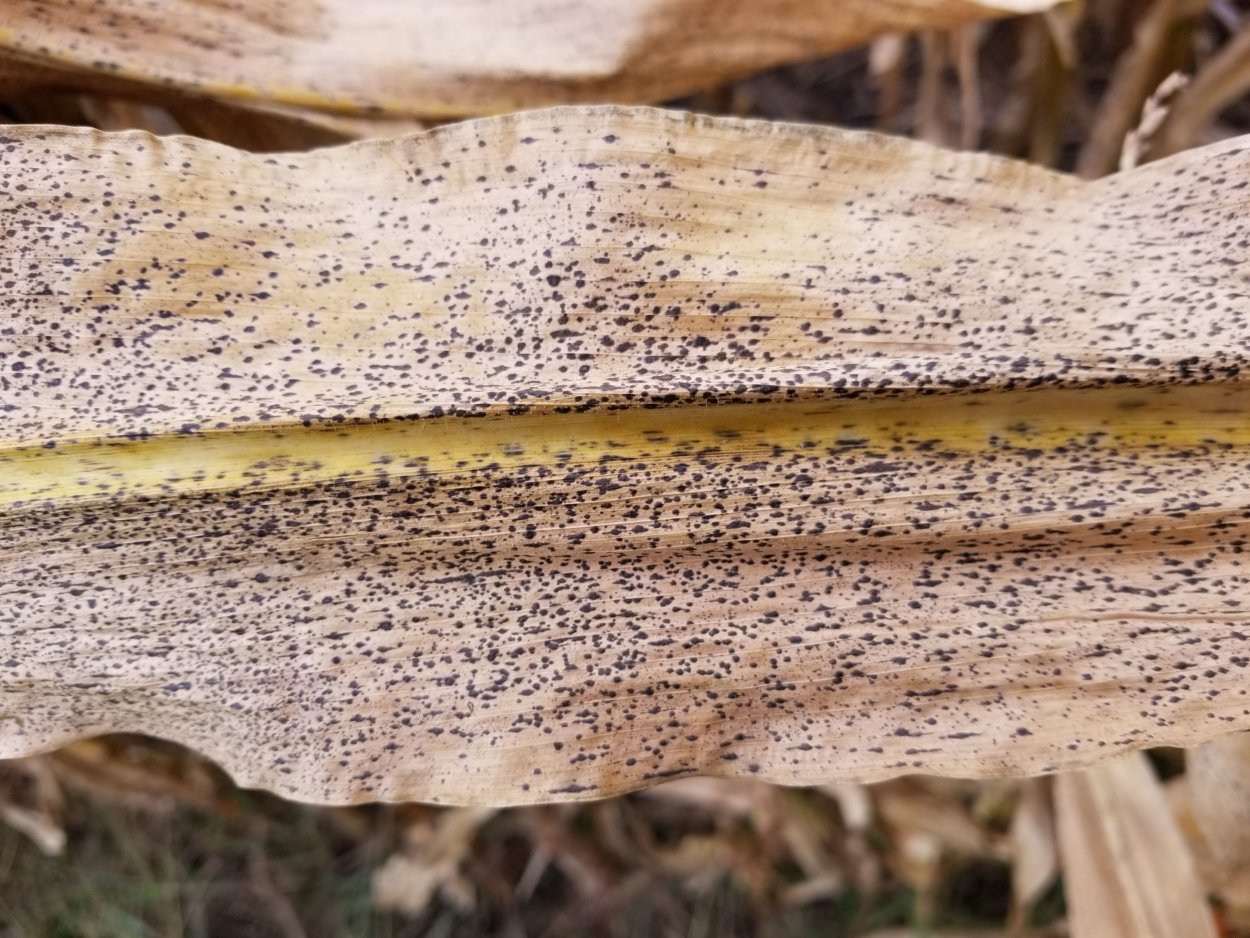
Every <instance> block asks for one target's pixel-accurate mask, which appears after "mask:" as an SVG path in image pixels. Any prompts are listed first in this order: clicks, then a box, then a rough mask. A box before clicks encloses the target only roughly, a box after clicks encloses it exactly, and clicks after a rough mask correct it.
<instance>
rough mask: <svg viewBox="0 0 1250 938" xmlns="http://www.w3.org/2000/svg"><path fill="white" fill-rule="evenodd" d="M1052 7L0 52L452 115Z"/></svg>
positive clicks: (2, 35) (34, 40)
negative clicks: (894, 33)
mask: <svg viewBox="0 0 1250 938" xmlns="http://www.w3.org/2000/svg"><path fill="white" fill-rule="evenodd" d="M1055 2H1056V0H992V2H977V0H890V2H886V3H883V2H880V0H771V2H760V0H728V2H726V0H575V2H570V0H421V2H409V0H313V2H303V3H300V4H298V5H296V6H292V5H291V4H289V3H280V2H276V0H242V2H240V0H232V2H229V3H223V2H221V0H162V2H161V3H151V2H148V0H109V3H108V4H90V3H83V2H79V0H6V3H5V10H4V17H3V20H0V55H8V56H9V57H10V58H12V59H15V60H16V61H20V62H25V63H29V64H31V65H38V66H40V67H42V68H45V69H46V68H48V67H52V68H54V69H57V70H62V71H61V74H59V75H57V76H56V81H57V82H58V83H61V84H80V85H85V86H86V87H98V86H99V85H100V83H101V82H104V83H106V85H107V86H109V87H113V86H115V85H117V84H118V83H122V84H125V83H130V84H132V85H133V84H134V83H136V82H138V83H142V84H144V85H147V86H149V88H152V89H161V90H179V91H183V92H189V93H192V94H197V95H207V96H211V97H218V98H222V99H226V100H244V101H248V100H255V99H261V100H268V101H276V102H282V103H285V104H293V105H300V106H308V107H314V108H320V109H329V110H342V111H362V110H363V111H367V112H371V113H390V114H400V115H415V116H458V115H464V114H479V113H494V112H500V111H507V110H515V109H518V108H522V107H533V106H536V105H543V104H558V103H573V102H578V101H608V100H610V101H638V102H647V101H658V100H662V99H665V98H670V97H675V96H677V95H682V94H688V93H690V92H692V91H697V90H699V89H701V88H706V87H711V86H714V85H716V84H718V83H721V82H725V81H728V80H731V79H735V78H740V77H742V76H743V75H747V74H750V73H752V72H756V71H759V70H761V69H765V68H769V67H771V66H774V65H779V64H783V63H787V62H795V61H799V60H801V59H807V58H814V57H817V56H820V55H824V54H827V53H830V52H834V51H838V50H841V49H847V48H850V47H852V46H856V45H859V44H861V43H863V42H866V41H868V40H869V39H871V38H873V37H874V36H878V35H881V34H882V33H887V32H898V31H910V30H919V29H936V28H942V27H948V26H953V25H956V24H958V23H963V22H968V21H971V20H977V19H985V18H988V17H996V16H1004V15H1008V14H1012V13H1031V12H1035V11H1037V10H1044V9H1046V8H1048V7H1051V6H1053V5H1054V4H1055ZM44 79H45V80H50V76H49V75H47V74H45V75H44Z"/></svg>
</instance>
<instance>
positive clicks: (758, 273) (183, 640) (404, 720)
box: [0, 109, 1250, 805]
mask: <svg viewBox="0 0 1250 938" xmlns="http://www.w3.org/2000/svg"><path fill="white" fill-rule="evenodd" d="M3 139H4V143H3V155H2V157H0V158H2V160H3V164H2V165H3V170H2V173H3V178H2V180H0V204H2V205H3V207H4V210H5V215H6V220H7V227H6V234H5V252H4V255H3V265H4V269H3V270H2V271H0V277H3V280H4V282H5V283H6V290H7V294H6V300H5V302H6V304H7V310H6V314H7V320H6V327H5V331H4V334H3V336H0V369H2V371H0V374H2V375H3V377H2V378H0V382H2V385H0V386H2V387H3V393H4V402H5V405H4V409H3V412H2V413H0V440H3V441H4V444H3V449H0V505H3V511H4V520H3V525H2V526H0V545H2V550H0V583H3V584H5V585H4V586H3V587H2V588H0V592H2V594H3V597H4V599H3V602H2V603H0V646H2V647H3V648H4V649H5V655H4V657H3V658H0V667H2V668H3V674H4V678H3V681H2V682H0V714H2V715H3V720H0V754H3V755H6V756H20V755H24V754H29V753H33V752H38V751H42V750H46V749H49V748H51V747H54V746H57V745H60V744H63V743H65V742H68V741H70V740H72V739H76V738H79V737H83V736H87V735H91V734H96V733H101V732H105V731H116V730H125V731H141V732H145V733H150V734H154V735H160V736H165V737H167V738H171V739H175V740H178V741H180V742H183V743H186V744H188V745H191V746H193V747H195V748H197V749H199V750H200V751H202V752H204V753H207V754H209V755H211V756H212V757H213V758H215V759H217V760H219V761H221V762H222V763H223V764H224V765H225V766H226V767H227V769H228V770H229V771H230V772H231V773H232V774H234V775H235V776H236V777H237V778H239V779H240V780H242V781H243V782H245V783H246V784H249V785H259V786H264V787H267V788H271V789H273V790H275V791H278V792H281V793H283V794H286V795H289V796H293V797H297V798H301V799H306V800H314V801H323V802H339V803H341V802H354V801H374V800H407V799H415V800H424V801H436V802H450V803H464V804H481V805H504V804H513V803H518V802H535V801H546V800H560V799H582V798H596V797H601V796H605V795H609V794H613V793H618V792H622V791H626V790H630V789H635V788H638V787H640V786H645V785H649V784H653V783H656V782H659V781H662V780H664V779H668V778H673V777H676V776H683V775H691V774H712V775H734V776H747V777H757V778H760V779H769V780H773V781H779V782H786V783H813V782H831V781H838V780H843V781H845V780H870V779H881V778H887V777H891V776H896V775H899V774H903V773H909V772H916V771H926V772H934V773H942V774H952V775H979V776H985V775H1012V774H1028V773H1034V772H1044V771H1054V770H1057V769H1062V768H1072V767H1077V766H1082V765H1088V764H1091V763H1093V762H1095V761H1097V760H1099V759H1103V758H1107V757H1109V756H1111V755H1114V754H1116V753H1119V752H1123V751H1125V750H1130V749H1138V748H1142V747H1145V746H1149V745H1152V744H1158V743H1171V744H1178V745H1189V744H1197V743H1199V742H1202V741H1204V740H1206V739H1209V738H1211V737H1213V736H1216V735H1217V734H1220V733H1225V732H1230V731H1233V730H1236V729H1239V728H1243V727H1246V726H1248V725H1250V709H1248V708H1247V701H1246V693H1247V692H1246V689H1245V679H1244V675H1245V667H1246V664H1247V662H1250V654H1248V653H1247V648H1250V633H1247V632H1246V631H1245V619H1246V613H1245V611H1244V609H1243V608H1242V605H1241V594H1242V592H1243V589H1244V585H1245V584H1244V576H1245V574H1244V573H1243V571H1242V566H1241V564H1242V562H1241V554H1242V551H1243V547H1244V544H1245V537H1244V534H1243V526H1244V525H1245V524H1246V518H1247V510H1248V508H1247V485H1248V484H1250V483H1248V482H1247V480H1246V476H1245V473H1244V469H1243V466H1244V462H1245V452H1246V450H1245V448H1246V446H1247V445H1248V444H1250V436H1248V434H1250V429H1248V428H1247V425H1246V423H1245V421H1244V420H1243V419H1242V416H1241V415H1242V414H1243V413H1244V412H1245V408H1246V406H1247V394H1248V392H1247V389H1246V386H1245V385H1244V383H1242V382H1240V381H1239V375H1240V372H1241V369H1242V368H1243V367H1244V365H1245V359H1246V353H1245V351H1244V350H1245V348H1246V338H1247V336H1246V334H1247V330H1250V323H1248V322H1247V316H1246V314H1247V310H1248V305H1247V304H1248V301H1247V296H1248V291H1247V286H1248V284H1250V279H1248V277H1247V273H1246V271H1245V267H1244V263H1243V262H1244V260H1245V255H1246V251H1245V245H1246V242H1247V238H1248V237H1250V222H1248V221H1247V220H1246V219H1247V214H1246V211H1245V207H1246V202H1247V198H1248V196H1247V192H1248V191H1250V190H1247V188H1246V179H1247V169H1248V168H1250V147H1247V145H1246V143H1245V142H1244V141H1230V142H1226V143H1223V144H1220V145H1217V146H1214V147H1211V148H1208V149H1205V150H1202V151H1196V152H1193V153H1189V154H1186V155H1183V156H1181V157H1179V158H1176V159H1174V160H1171V161H1168V162H1163V163H1159V164H1151V165H1149V166H1146V167H1143V168H1141V169H1138V170H1136V171H1134V172H1131V173H1126V174H1122V175H1119V176H1115V177H1110V178H1108V179H1105V180H1103V181H1100V182H1097V183H1083V182H1080V181H1078V180H1074V179H1072V178H1068V177H1063V176H1059V175H1055V174H1051V173H1049V172H1046V171H1044V170H1038V169H1035V168H1030V167H1027V166H1024V165H1020V164H1016V163H1012V162H1008V161H1004V160H999V159H994V158H988V157H984V156H975V155H968V154H952V153H947V152H943V151H940V150H936V149H932V148H930V147H927V146H924V145H922V144H915V143H909V142H905V141H900V140H890V139H887V138H878V137H873V136H867V135H860V134H848V133H843V132H837V131H832V130H817V129H813V128H799V127H792V126H787V125H766V124H758V123H744V122H736V121H729V120H711V119H698V118H692V117H689V116H686V115H681V114H672V113H665V112H652V111H645V110H637V111H630V110H614V109H585V110H578V109H564V110H555V111H549V112H535V113H529V114H526V115H520V116H515V117H508V118H499V119H492V120H486V121H481V122H476V123H469V124H461V125H454V126H449V127H446V128H442V129H440V130H437V131H434V132H432V133H429V134H426V135H424V136H415V137H408V138H403V139H401V140H397V141H390V142H377V143H370V144H356V145H352V146H348V147H345V148H341V149H333V150H323V151H317V152H314V153H310V154H288V155H283V156H281V157H265V156H257V155H248V154H243V153H240V152H237V151H233V150H230V149H227V148H224V147H221V146H216V145H211V144H207V143H204V142H198V141H193V140H189V139H182V138H171V139H166V140H159V139H155V138H152V137H150V136H147V135H144V134H137V133H131V134H114V135H107V134H101V133H98V132H91V131H85V130H72V129H63V128H51V127H43V128H40V127H13V128H9V129H8V130H6V131H5V135H4V138H3Z"/></svg>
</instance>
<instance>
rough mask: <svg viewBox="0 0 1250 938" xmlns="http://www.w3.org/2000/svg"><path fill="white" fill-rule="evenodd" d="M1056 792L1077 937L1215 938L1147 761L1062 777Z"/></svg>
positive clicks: (1136, 757)
mask: <svg viewBox="0 0 1250 938" xmlns="http://www.w3.org/2000/svg"><path fill="white" fill-rule="evenodd" d="M1055 794H1056V800H1057V809H1058V827H1059V845H1060V848H1061V852H1062V855H1063V869H1064V888H1065V893H1066V896H1067V902H1068V914H1069V917H1070V922H1071V926H1072V934H1073V935H1074V936H1076V938H1085V936H1089V938H1100V936H1102V935H1132V936H1134V938H1174V936H1177V935H1185V936H1193V938H1204V936H1209V938H1215V934H1216V932H1215V922H1214V919H1213V918H1212V915H1211V910H1210V908H1209V907H1208V905H1207V902H1206V896H1205V895H1204V894H1203V891H1202V888H1201V886H1200V885H1199V883H1198V877H1197V874H1196V873H1195V871H1194V863H1193V858H1192V857H1191V856H1190V854H1189V850H1188V848H1187V847H1186V845H1185V841H1184V838H1183V837H1182V836H1181V832H1180V829H1179V828H1178V827H1177V826H1176V820H1175V818H1174V817H1173V815H1172V812H1171V811H1170V810H1169V809H1168V805H1167V801H1166V799H1165V798H1164V795H1163V788H1162V786H1161V785H1160V784H1159V780H1158V778H1156V777H1155V774H1154V772H1153V770H1152V769H1151V768H1150V763H1149V762H1148V761H1147V760H1146V757H1145V755H1143V754H1141V753H1135V754H1133V755H1131V756H1126V757H1125V758H1123V759H1115V760H1113V761H1111V762H1107V763H1105V764H1103V765H1100V766H1098V767H1097V768H1094V769H1089V770H1087V771H1084V772H1073V773H1069V774H1065V775H1062V776H1060V777H1059V778H1058V779H1057V780H1056V784H1055Z"/></svg>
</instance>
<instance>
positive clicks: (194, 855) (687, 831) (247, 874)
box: [0, 737, 1066, 938]
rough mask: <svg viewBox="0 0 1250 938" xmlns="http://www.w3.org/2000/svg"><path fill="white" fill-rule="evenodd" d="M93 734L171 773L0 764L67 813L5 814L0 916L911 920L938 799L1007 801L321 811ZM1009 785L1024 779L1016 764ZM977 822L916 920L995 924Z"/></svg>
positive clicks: (639, 930)
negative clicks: (924, 836)
mask: <svg viewBox="0 0 1250 938" xmlns="http://www.w3.org/2000/svg"><path fill="white" fill-rule="evenodd" d="M90 749H91V752H90V753H89V754H86V755H85V756H83V758H84V759H86V760H88V761H90V763H91V764H92V765H94V766H97V767H98V768H99V769H100V771H101V772H103V773H106V774H108V775H110V776H112V777H118V778H120V777H124V776H126V775H132V774H134V775H138V774H143V773H146V774H148V775H149V776H150V779H149V781H148V783H147V784H148V786H149V788H150V789H151V790H152V791H153V792H155V791H156V790H157V788H158V787H159V786H160V785H161V784H166V785H167V786H168V794H167V795H166V796H165V797H149V798H146V799H144V798H133V797H127V796H125V795H124V793H123V792H121V791H120V790H119V789H116V788H115V787H113V786H112V785H111V784H110V785H104V786H99V785H95V784H93V782H92V779H91V778H90V777H89V776H88V775H85V774H83V773H81V772H80V771H79V770H78V766H77V765H75V767H74V768H73V769H71V770H69V771H66V768H67V762H66V759H65V753H64V752H58V753H57V754H54V755H50V756H42V757H33V758H29V759H24V760H19V761H17V762H16V763H9V764H8V765H5V764H3V763H0V786H3V785H4V783H5V780H6V779H7V778H9V777H20V778H27V777H29V776H31V775H33V774H36V773H41V774H43V775H46V776H48V777H51V778H53V779H55V780H56V782H57V784H58V785H59V786H60V788H61V789H62V796H61V797H60V799H59V804H58V805H57V808H56V811H55V813H54V819H55V821H56V823H58V824H60V825H61V826H62V827H63V828H64V829H66V830H68V831H70V832H71V836H70V839H69V842H68V844H67V845H66V847H65V849H64V851H63V853H62V855H61V856H60V857H58V858H57V859H56V860H51V859H47V858H45V857H44V856H43V855H42V854H41V853H40V852H39V850H38V849H37V848H36V847H35V846H34V845H32V844H28V843H27V842H25V841H24V840H22V839H21V836H20V835H17V834H14V833H10V832H7V831H6V830H5V828H4V826H3V825H2V824H0V858H4V862H5V868H4V869H5V874H6V875H5V876H4V877H0V921H3V922H4V923H5V925H7V926H9V927H16V928H17V930H18V933H19V934H31V935H38V934H53V933H57V929H58V928H59V930H60V933H66V934H101V935H104V934H109V933H110V932H109V931H108V930H107V929H108V927H109V925H113V933H116V932H117V931H118V930H120V928H121V926H117V925H116V924H115V923H116V922H118V921H124V922H125V923H126V927H128V928H129V929H130V930H131V931H138V930H140V926H139V924H138V923H139V922H142V923H143V924H145V925H147V926H148V927H149V928H150V929H151V930H152V931H154V932H156V933H160V934H164V933H169V934H185V935H189V936H201V935H203V936H215V935H221V934H230V935H240V936H247V938H257V936H270V935H289V934H299V933H302V934H304V935H306V936H307V938H330V936H338V935H369V934H376V935H395V936H413V938H416V936H420V935H428V934H444V935H448V936H456V938H459V936H464V938H469V936H478V935H486V934H493V935H518V936H520V935H534V936H551V938H557V936H565V935H591V934H594V935H600V936H602V938H618V936H619V938H634V936H643V935H646V936H651V935H656V936H670V935H671V936H694V938H713V936H717V938H720V936H724V935H731V936H746V935H768V936H774V938H807V936H811V935H813V934H816V935H831V936H847V938H850V936H876V935H877V934H879V933H881V932H882V931H883V930H884V931H885V933H889V932H890V930H895V932H894V933H896V934H897V933H904V932H903V931H902V929H903V928H904V927H905V926H908V925H918V924H919V922H920V919H919V918H918V912H919V904H920V900H919V897H918V896H917V894H916V892H915V890H914V888H913V887H912V886H911V885H910V883H909V880H907V879H905V878H904V874H905V873H906V872H907V870H906V867H905V866H902V865H896V862H895V857H896V855H897V854H899V853H901V852H902V849H901V848H900V843H901V842H902V841H905V840H910V839H911V838H913V837H914V836H915V835H916V834H917V831H918V830H920V829H928V830H933V831H937V830H938V828H940V827H942V826H944V825H943V823H942V821H941V820H940V817H939V815H940V813H941V812H942V811H947V812H950V813H951V814H952V815H958V816H959V817H968V816H972V817H977V818H978V820H979V821H980V823H982V824H983V825H985V829H986V833H985V838H984V841H985V843H987V844H990V843H993V842H994V840H995V839H996V838H998V837H1000V836H1001V833H1002V827H1001V824H1000V820H1001V819H997V818H994V819H991V818H989V817H986V816H984V813H983V812H982V811H980V810H979V808H978V804H979V803H980V802H981V801H982V800H983V799H982V798H981V797H980V796H979V795H978V794H977V786H975V785H971V784H968V783H958V784H952V783H948V782H944V781H942V780H936V779H920V778H914V779H909V780H907V781H906V782H905V783H901V784H894V783H891V784H892V785H893V787H894V788H895V793H896V794H898V795H901V794H902V793H903V792H904V791H907V792H910V793H911V794H913V795H915V796H916V797H917V798H918V799H920V800H922V801H923V802H924V805H925V807H924V808H923V809H922V810H921V811H919V812H918V813H917V817H916V823H918V824H919V825H920V827H919V828H915V827H913V826H912V823H911V821H909V820H906V819H901V818H897V817H896V818H895V819H894V820H892V821H891V822H890V823H888V824H886V823H884V822H882V821H881V819H879V818H876V817H875V806H876V804H877V803H878V801H879V799H878V795H879V794H880V791H879V790H878V789H877V788H876V787H865V788H860V789H858V790H857V791H858V793H859V794H862V795H863V798H864V803H863V805H862V806H861V807H852V808H850V810H849V815H848V814H847V813H846V806H847V805H848V804H850V803H851V802H858V801H859V798H858V796H857V797H855V798H853V799H850V800H849V801H848V799H847V798H846V797H842V798H841V799H840V800H835V799H834V798H832V797H826V796H824V795H823V794H821V793H819V792H816V791H796V790H788V789H780V788H777V787H774V786H768V785H764V784H761V783H757V782H751V781H747V780H742V779H682V780H678V781H677V782H676V783H669V784H664V785H659V786H657V787H655V788H653V789H649V790H648V791H647V792H646V793H645V794H642V795H639V796H627V797H623V798H618V799H607V800H604V801H599V802H588V803H581V804H570V805H558V806H548V807H537V808H518V809H506V810H500V811H493V810H490V809H477V808H470V809H438V808H426V807H423V806H419V805H400V806H395V807H389V806H376V805H375V806H359V807H352V808H330V809H327V808H315V807H311V806H300V805H292V804H290V803H286V802H282V801H281V800H280V799H276V798H270V797H266V796H263V795H261V794H259V793H250V792H242V791H239V790H237V789H234V788H233V787H232V786H231V785H230V784H229V783H228V781H226V780H225V779H224V778H223V777H222V776H221V774H220V773H219V772H217V771H216V770H215V769H214V768H213V767H212V766H205V765H204V764H203V760H201V759H199V758H198V757H197V756H195V754H193V753H190V752H188V751H186V750H182V749H181V748H180V747H175V746H171V745H168V744H164V743H160V742H159V741H155V740H143V739H141V738H137V737H107V738H103V739H100V740H95V741H93V742H92V743H91V746H90ZM191 778H197V779H201V780H204V779H212V780H213V785H214V786H215V787H213V788H205V787H203V784H202V782H200V783H197V785H196V786H195V791H196V793H197V794H191V792H190V790H189V788H188V786H187V784H186V782H187V780H188V779H191ZM997 787H1001V788H1003V789H1004V791H1005V792H1006V794H1007V795H1008V796H1011V795H1012V793H1013V792H1014V791H1015V788H1016V783H1014V782H1007V783H999V785H998V786H997ZM848 791H849V788H846V789H844V791H843V792H842V794H843V796H845V795H846V794H847V792H848ZM188 794H191V798H190V800H184V795H188ZM200 794H209V795H210V799H209V800H210V801H211V802H213V803H215V804H216V807H209V806H207V805H205V804H204V803H203V802H202V801H201V799H200V797H199V795H200ZM170 798H172V799H174V801H173V806H172V807H171V806H170V802H169V801H168V799H170ZM935 824H936V826H935ZM956 827H958V825H956ZM861 835H863V836H861ZM865 838H866V841H865ZM965 839H966V838H963V837H962V835H957V836H956V838H955V840H954V841H950V840H948V839H947V838H946V836H945V835H944V834H941V833H939V834H938V837H937V840H936V854H937V856H938V857H939V859H940V862H939V863H938V864H936V865H935V867H934V868H933V871H932V877H931V880H930V888H931V889H932V890H934V892H935V894H936V895H937V896H938V898H939V899H940V902H939V908H938V909H937V912H936V916H935V918H934V919H933V920H932V921H931V923H930V924H931V926H932V927H931V928H928V929H926V930H924V931H923V932H918V931H911V932H910V933H912V934H917V933H921V934H932V935H935V936H941V938H963V936H966V935H972V934H987V933H991V930H992V929H995V928H997V927H998V926H1000V925H1001V923H1002V921H1003V916H1004V915H1005V894H1006V889H999V890H998V891H997V892H995V890H996V889H997V887H999V886H1002V885H1004V884H1005V883H1006V879H1007V875H1008V871H1007V869H1006V867H1005V866H1004V865H1002V863H1001V861H1000V859H999V858H998V857H997V856H995V855H992V854H990V853H974V854H969V853H968V852H967V845H966V844H963V845H961V842H962V841H964V840H965ZM15 848H16V849H15ZM862 848H866V852H865V849H862ZM883 857H884V858H886V859H887V862H886V863H885V864H883V863H882V858H883ZM35 896H37V897H39V898H38V900H37V901H31V900H32V897H35ZM171 922H176V923H180V924H177V925H173V924H169V923H171ZM100 923H104V924H103V926H101V924H100ZM1034 923H1035V925H1034V927H1031V928H1030V929H1029V930H1028V931H1026V932H1024V934H1027V935H1028V936H1029V938H1042V936H1044V935H1045V936H1059V935H1062V934H1066V930H1065V929H1064V928H1063V921H1062V910H1061V904H1060V903H1057V902H1053V901H1052V902H1051V903H1050V908H1049V909H1047V910H1045V911H1043V912H1041V913H1040V914H1039V915H1038V916H1036V917H1035V918H1034ZM1038 926H1042V927H1038ZM297 929H299V930H298V931H297ZM998 933H999V934H1001V931H999V932H998Z"/></svg>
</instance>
